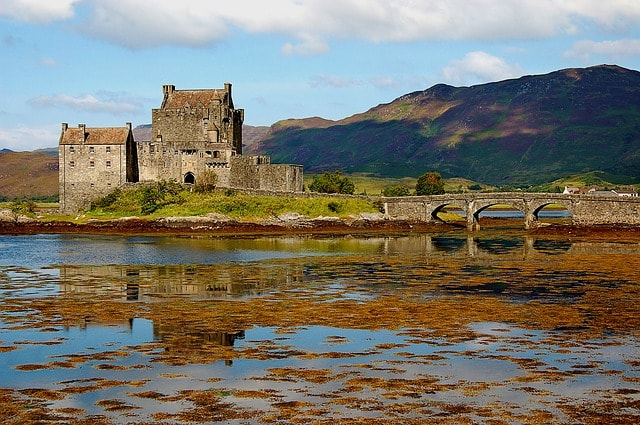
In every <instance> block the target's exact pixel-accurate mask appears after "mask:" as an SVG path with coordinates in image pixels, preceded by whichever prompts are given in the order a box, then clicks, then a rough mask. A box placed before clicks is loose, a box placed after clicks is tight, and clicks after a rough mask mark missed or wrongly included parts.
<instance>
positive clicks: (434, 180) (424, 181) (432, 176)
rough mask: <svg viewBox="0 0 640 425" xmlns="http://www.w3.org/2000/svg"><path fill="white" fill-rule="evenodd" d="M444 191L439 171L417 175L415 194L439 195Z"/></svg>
mask: <svg viewBox="0 0 640 425" xmlns="http://www.w3.org/2000/svg"><path fill="white" fill-rule="evenodd" d="M443 193H444V180H442V176H441V175H440V173H438V172H436V171H430V172H428V173H424V174H423V175H421V176H420V177H418V182H417V183H416V195H418V196H421V195H441V194H443Z"/></svg>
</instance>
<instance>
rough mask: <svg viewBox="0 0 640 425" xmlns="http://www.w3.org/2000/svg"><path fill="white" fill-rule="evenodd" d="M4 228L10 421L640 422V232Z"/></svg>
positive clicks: (3, 351)
mask: <svg viewBox="0 0 640 425" xmlns="http://www.w3.org/2000/svg"><path fill="white" fill-rule="evenodd" d="M0 247H1V248H2V254H0V365H1V366H2V367H1V368H0V419H2V422H3V423H10V424H19V423H69V424H89V423H91V424H112V423H113V424H126V423H154V424H163V423H165V424H174V423H216V422H220V423H231V424H271V423H305V424H325V423H326V424H328V423H331V424H336V423H340V424H378V423H380V424H382V423H384V424H393V423H397V424H411V423H415V424H418V423H420V424H423V423H438V424H542V423H545V424H546V423H558V424H575V423H593V424H596V423H597V424H619V423H638V422H640V332H639V330H640V318H638V305H639V301H640V271H639V268H640V238H639V239H638V240H634V239H630V240H619V239H592V238H569V237H562V238H555V237H552V236H531V235H526V234H524V233H523V232H517V231H512V232H504V231H500V232H480V233H479V234H474V235H468V234H466V233H464V232H446V233H441V234H437V233H434V234H417V235H410V236H393V237H349V236H346V237H324V238H322V237H304V236H295V237H288V238H287V237H278V238H219V239H210V238H204V239H198V238H173V237H124V236H86V235H85V236H77V235H76V236H74V235H27V236H0Z"/></svg>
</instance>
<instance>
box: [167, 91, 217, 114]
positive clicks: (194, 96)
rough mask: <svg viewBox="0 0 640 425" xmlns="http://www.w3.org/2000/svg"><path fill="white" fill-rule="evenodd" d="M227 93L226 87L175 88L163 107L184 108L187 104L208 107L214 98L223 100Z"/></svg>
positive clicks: (194, 106)
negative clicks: (202, 88)
mask: <svg viewBox="0 0 640 425" xmlns="http://www.w3.org/2000/svg"><path fill="white" fill-rule="evenodd" d="M225 94H226V92H225V90H224V89H204V90H174V91H172V92H170V93H168V94H167V97H166V100H165V102H164V103H163V105H162V108H163V109H182V108H184V107H186V106H189V107H191V108H196V107H205V108H208V107H209V105H210V104H211V102H213V101H214V100H218V101H221V102H222V101H223V100H224V96H225Z"/></svg>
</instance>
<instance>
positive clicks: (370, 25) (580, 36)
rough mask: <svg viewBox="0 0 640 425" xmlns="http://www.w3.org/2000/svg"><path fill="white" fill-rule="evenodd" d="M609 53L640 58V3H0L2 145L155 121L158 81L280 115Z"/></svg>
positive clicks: (263, 121) (338, 112)
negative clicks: (71, 129)
mask: <svg viewBox="0 0 640 425" xmlns="http://www.w3.org/2000/svg"><path fill="white" fill-rule="evenodd" d="M602 63H607V64H617V65H620V66H623V67H626V68H630V69H635V70H640V1H638V0H606V1H605V0H340V1H336V0H234V1H229V0H225V1H218V0H189V1H176V0H2V1H1V2H0V149H1V148H9V149H12V150H15V151H24V150H34V149H39V148H45V147H55V146H57V143H58V137H59V135H60V126H61V123H62V122H66V123H69V125H71V126H76V125H77V124H79V123H84V124H86V125H87V126H89V127H110V126H123V125H124V124H125V123H126V122H131V123H132V124H133V125H134V126H137V125H140V124H147V123H150V122H151V109H152V108H157V107H159V106H160V102H161V101H162V85H163V84H174V85H175V86H176V88H177V89H194V88H217V87H223V85H224V83H225V82H230V83H232V84H233V99H234V102H235V106H236V107H237V108H243V109H245V124H248V125H271V124H273V123H275V122H276V121H278V120H281V119H286V118H305V117H311V116H321V117H323V118H327V119H333V120H337V119H341V118H345V117H348V116H351V115H353V114H357V113H360V112H364V111H366V110H367V109H369V108H371V107H373V106H376V105H378V104H380V103H387V102H390V101H392V100H393V99H395V98H397V97H399V96H401V95H403V94H406V93H410V92H413V91H418V90H424V89H426V88H428V87H431V86H432V85H434V84H437V83H447V84H451V85H455V86H469V85H474V84H480V83H486V82H491V81H499V80H503V79H507V78H517V77H520V76H523V75H528V74H544V73H548V72H552V71H555V70H558V69H563V68H570V67H586V66H592V65H598V64H602Z"/></svg>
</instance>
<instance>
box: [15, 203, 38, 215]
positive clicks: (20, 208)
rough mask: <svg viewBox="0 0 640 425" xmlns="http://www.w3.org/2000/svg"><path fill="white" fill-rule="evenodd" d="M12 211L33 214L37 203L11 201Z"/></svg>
mask: <svg viewBox="0 0 640 425" xmlns="http://www.w3.org/2000/svg"><path fill="white" fill-rule="evenodd" d="M10 208H11V212H12V213H14V214H16V215H17V214H33V213H34V212H35V210H36V203H35V202H33V201H15V202H12V203H11V207H10Z"/></svg>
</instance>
